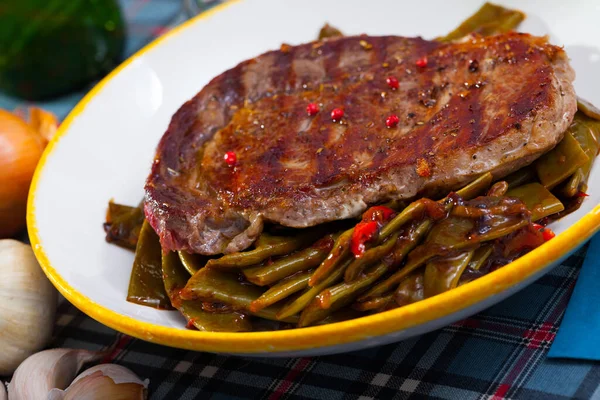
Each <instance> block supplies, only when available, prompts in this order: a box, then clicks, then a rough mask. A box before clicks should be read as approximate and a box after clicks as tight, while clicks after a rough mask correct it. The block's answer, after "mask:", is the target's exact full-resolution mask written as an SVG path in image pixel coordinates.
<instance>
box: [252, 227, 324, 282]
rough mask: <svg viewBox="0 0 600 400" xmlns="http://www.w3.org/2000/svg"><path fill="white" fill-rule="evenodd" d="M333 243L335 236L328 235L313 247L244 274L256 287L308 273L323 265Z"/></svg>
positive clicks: (253, 268)
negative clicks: (300, 273) (296, 274)
mask: <svg viewBox="0 0 600 400" xmlns="http://www.w3.org/2000/svg"><path fill="white" fill-rule="evenodd" d="M332 241H333V236H332V235H328V236H326V237H325V238H323V239H321V240H319V241H318V242H317V243H315V244H314V245H312V246H311V247H308V248H306V249H304V250H300V251H298V252H296V253H292V254H290V255H288V256H285V257H282V258H280V259H278V260H276V261H274V262H273V263H271V264H269V265H264V266H263V265H261V266H258V267H252V268H247V269H244V270H243V271H242V272H243V274H244V276H245V277H246V279H248V280H249V281H250V282H252V283H254V284H256V285H259V286H265V285H271V284H273V283H274V282H277V281H279V280H281V279H283V278H285V277H286V276H290V275H293V274H295V273H296V272H300V271H306V270H308V269H311V268H314V267H316V266H317V265H319V264H321V262H322V261H323V260H324V259H325V257H327V254H328V253H329V250H330V249H331V247H332V246H331V244H330V242H332Z"/></svg>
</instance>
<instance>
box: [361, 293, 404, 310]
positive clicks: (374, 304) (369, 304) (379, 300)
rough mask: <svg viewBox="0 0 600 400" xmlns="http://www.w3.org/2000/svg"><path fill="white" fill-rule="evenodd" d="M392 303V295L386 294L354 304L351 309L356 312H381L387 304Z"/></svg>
mask: <svg viewBox="0 0 600 400" xmlns="http://www.w3.org/2000/svg"><path fill="white" fill-rule="evenodd" d="M393 301H394V295H393V294H388V295H385V296H381V297H373V298H371V299H370V300H366V301H362V302H358V301H357V302H356V303H354V304H353V305H352V308H354V309H355V310H358V311H371V310H383V309H385V308H386V307H387V305H388V304H390V303H391V302H393Z"/></svg>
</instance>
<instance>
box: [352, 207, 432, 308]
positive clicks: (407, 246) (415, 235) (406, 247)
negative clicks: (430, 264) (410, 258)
mask: <svg viewBox="0 0 600 400" xmlns="http://www.w3.org/2000/svg"><path fill="white" fill-rule="evenodd" d="M432 225H433V222H432V221H431V220H428V219H427V220H424V221H423V222H421V223H420V224H419V225H417V226H416V227H415V228H414V229H412V230H411V231H409V233H408V235H407V238H406V240H405V241H403V243H402V244H401V246H399V248H398V250H397V251H395V253H398V254H399V256H398V259H397V261H401V260H402V259H404V258H405V257H406V255H407V254H408V253H409V252H410V251H412V250H413V249H414V248H415V247H417V245H418V244H419V242H420V241H421V239H422V238H423V237H425V235H426V234H427V232H429V230H430V228H431V226H432ZM419 266H420V264H418V265H413V266H411V265H409V263H407V265H406V266H405V267H404V268H402V269H400V270H398V271H396V272H395V273H394V274H393V275H392V276H390V277H389V278H387V279H385V280H383V281H382V282H379V283H378V284H377V285H375V286H374V287H373V288H371V289H369V291H368V292H367V293H366V294H365V295H363V296H361V298H360V299H359V301H365V300H367V299H370V298H372V297H377V296H381V295H382V294H384V293H386V292H388V291H389V290H391V289H392V288H393V287H394V286H396V285H397V284H399V283H400V282H401V281H402V280H403V279H404V278H405V277H406V276H407V275H409V274H410V273H411V272H412V271H413V270H414V269H415V268H417V267H419ZM407 268H408V269H407Z"/></svg>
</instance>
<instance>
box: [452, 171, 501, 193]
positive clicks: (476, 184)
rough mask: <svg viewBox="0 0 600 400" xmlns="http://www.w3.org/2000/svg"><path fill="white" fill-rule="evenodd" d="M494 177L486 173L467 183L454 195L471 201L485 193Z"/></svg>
mask: <svg viewBox="0 0 600 400" xmlns="http://www.w3.org/2000/svg"><path fill="white" fill-rule="evenodd" d="M493 179H494V177H493V176H492V174H491V173H489V172H486V173H485V174H483V175H481V176H480V177H478V178H477V179H475V180H474V181H473V182H471V183H469V184H468V185H467V186H465V187H463V188H462V189H459V190H457V191H456V194H457V195H459V196H460V197H462V198H463V199H464V200H471V199H474V198H475V197H477V196H480V195H482V194H484V193H485V191H486V190H487V189H488V188H489V187H490V185H491V184H492V181H493Z"/></svg>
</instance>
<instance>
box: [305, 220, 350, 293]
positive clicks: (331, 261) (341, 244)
mask: <svg viewBox="0 0 600 400" xmlns="http://www.w3.org/2000/svg"><path fill="white" fill-rule="evenodd" d="M353 233H354V228H351V229H348V230H347V231H345V232H343V233H342V234H341V235H340V236H339V237H338V238H337V239H336V240H335V242H334V243H333V248H332V249H331V252H330V253H329V254H328V255H327V257H326V258H325V260H323V262H321V265H319V267H318V268H317V269H316V270H315V272H314V273H313V275H312V276H311V278H310V279H309V281H308V286H311V287H312V286H317V285H318V284H320V283H321V282H323V281H324V280H325V279H327V277H329V276H330V275H331V274H332V273H333V271H335V270H336V269H337V268H338V266H339V265H340V264H343V263H344V262H345V261H346V260H347V259H348V256H349V255H350V241H351V239H352V234H353Z"/></svg>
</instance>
